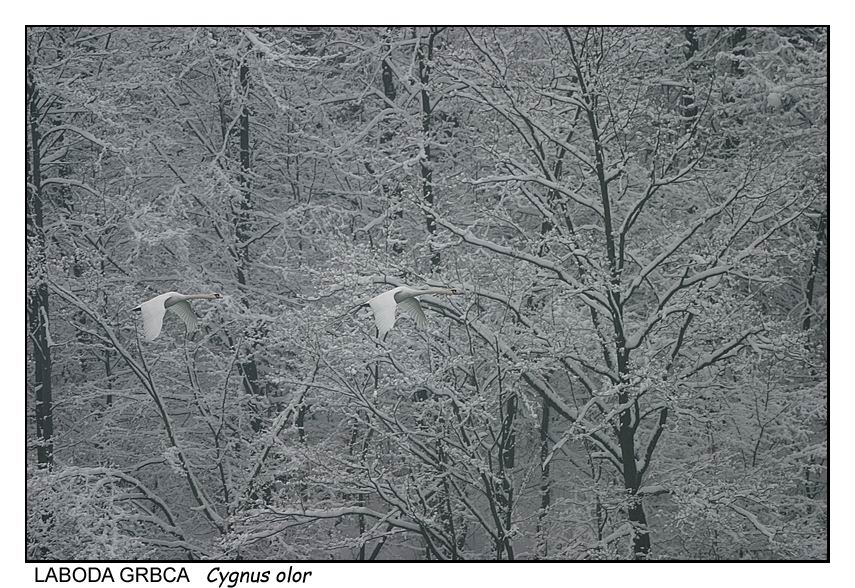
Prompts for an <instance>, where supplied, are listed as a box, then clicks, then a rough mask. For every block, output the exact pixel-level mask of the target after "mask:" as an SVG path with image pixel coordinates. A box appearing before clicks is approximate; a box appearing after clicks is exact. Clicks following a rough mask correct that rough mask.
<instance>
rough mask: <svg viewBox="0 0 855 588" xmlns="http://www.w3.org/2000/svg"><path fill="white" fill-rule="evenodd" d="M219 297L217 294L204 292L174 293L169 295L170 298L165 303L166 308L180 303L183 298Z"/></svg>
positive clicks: (204, 298)
mask: <svg viewBox="0 0 855 588" xmlns="http://www.w3.org/2000/svg"><path fill="white" fill-rule="evenodd" d="M216 298H217V295H216V294H211V293H202V294H178V293H176V294H174V295H172V296H170V297H169V299H168V300H167V301H166V302H165V303H164V306H165V307H166V308H169V307H170V306H173V305H175V304H178V303H179V302H181V301H182V300H214V299H216Z"/></svg>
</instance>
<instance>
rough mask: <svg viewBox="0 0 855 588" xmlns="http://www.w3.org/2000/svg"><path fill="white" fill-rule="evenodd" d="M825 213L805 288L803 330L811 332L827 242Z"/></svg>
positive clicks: (820, 222) (819, 228)
mask: <svg viewBox="0 0 855 588" xmlns="http://www.w3.org/2000/svg"><path fill="white" fill-rule="evenodd" d="M825 222H826V221H825V213H823V214H822V215H821V216H820V217H819V224H818V225H817V227H816V241H815V243H814V246H813V259H812V261H811V264H810V269H809V270H808V281H807V287H806V288H805V303H806V306H805V314H804V320H803V321H802V329H804V330H805V331H809V330H810V322H811V317H812V316H813V314H814V312H813V297H814V289H815V287H816V273H817V268H819V258H820V255H821V254H822V248H823V246H824V243H825V240H824V235H825Z"/></svg>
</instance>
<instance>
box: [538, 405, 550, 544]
mask: <svg viewBox="0 0 855 588" xmlns="http://www.w3.org/2000/svg"><path fill="white" fill-rule="evenodd" d="M542 405H543V408H542V412H541V415H540V510H539V511H538V512H537V556H538V557H541V558H543V557H546V556H547V555H549V541H548V534H547V530H546V515H547V513H548V512H549V505H550V502H551V492H550V489H549V485H550V484H549V464H548V463H546V458H547V457H549V404H548V403H547V402H546V401H545V400H544V401H543V403H542ZM544 464H546V465H544Z"/></svg>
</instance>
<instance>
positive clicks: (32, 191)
mask: <svg viewBox="0 0 855 588" xmlns="http://www.w3.org/2000/svg"><path fill="white" fill-rule="evenodd" d="M26 93H27V115H28V116H27V128H28V130H29V137H28V138H29V145H28V149H27V154H26V156H27V170H26V173H27V204H26V207H27V221H26V222H27V227H26V237H27V261H28V265H29V268H28V269H29V270H30V271H29V272H28V278H29V280H30V283H28V284H27V286H28V287H27V324H28V330H27V336H28V338H29V340H30V341H29V342H30V343H31V346H32V350H33V366H34V373H33V388H34V390H35V396H36V406H35V413H36V414H35V416H36V438H37V440H38V449H37V452H36V453H37V460H38V465H39V466H40V467H45V468H50V467H51V466H52V465H53V442H52V439H53V396H52V390H51V357H50V346H49V345H48V343H49V337H48V317H49V316H50V314H49V308H48V287H47V282H46V281H45V274H46V272H47V264H46V258H45V235H44V202H43V200H42V188H41V182H42V177H41V152H40V149H41V136H40V133H39V122H38V121H39V118H40V116H41V113H40V112H39V91H38V88H37V87H36V85H35V82H34V80H33V79H32V76H31V75H28V77H27V86H26Z"/></svg>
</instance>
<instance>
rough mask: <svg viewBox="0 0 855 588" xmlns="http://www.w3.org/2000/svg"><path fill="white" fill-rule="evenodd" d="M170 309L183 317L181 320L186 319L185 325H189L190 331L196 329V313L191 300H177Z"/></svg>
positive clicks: (188, 330) (188, 329)
mask: <svg viewBox="0 0 855 588" xmlns="http://www.w3.org/2000/svg"><path fill="white" fill-rule="evenodd" d="M169 310H171V311H172V312H174V313H175V314H177V315H178V316H180V317H181V320H182V321H184V324H185V325H187V332H188V333H192V332H193V331H195V330H196V323H197V321H196V313H195V312H193V308H192V307H191V306H190V303H189V302H187V301H186V300H182V301H181V302H176V303H175V304H173V305H172V306H170V307H169Z"/></svg>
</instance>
